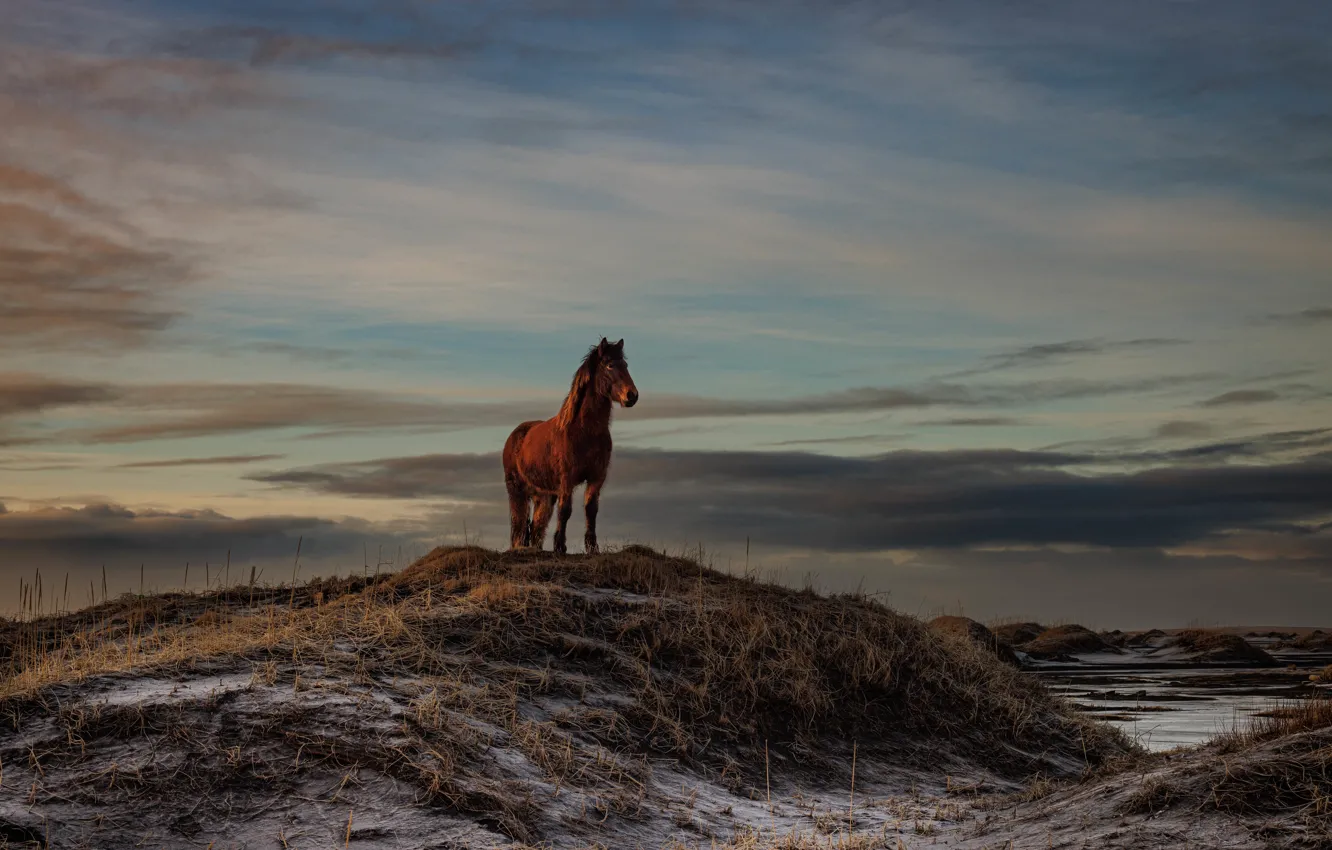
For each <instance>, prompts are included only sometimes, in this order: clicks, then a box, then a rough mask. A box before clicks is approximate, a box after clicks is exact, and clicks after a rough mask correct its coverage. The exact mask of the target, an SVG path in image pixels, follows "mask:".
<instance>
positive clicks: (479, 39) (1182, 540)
mask: <svg viewBox="0 0 1332 850" xmlns="http://www.w3.org/2000/svg"><path fill="white" fill-rule="evenodd" d="M0 17H2V18H3V19H4V20H5V21H6V22H7V24H6V27H5V29H4V30H3V31H0V126H3V127H4V132H3V134H0V358H3V359H2V360H0V611H3V610H8V611H13V610H15V609H16V608H17V606H18V604H19V598H20V597H19V594H20V592H21V591H20V586H21V583H22V582H28V583H33V582H35V581H36V578H37V574H38V571H40V572H41V574H42V577H43V578H42V581H43V583H44V587H45V588H46V589H47V593H51V592H53V591H51V590H50V589H51V588H60V587H61V586H62V582H64V581H66V579H65V576H69V579H68V586H69V587H70V590H69V591H68V599H69V606H70V607H77V606H79V605H83V604H86V603H87V602H88V599H89V595H90V593H95V594H98V595H100V584H101V576H102V570H103V568H105V570H106V574H107V576H108V584H109V589H110V591H111V592H112V593H115V592H119V591H122V590H131V589H137V588H138V587H139V585H140V582H141V581H142V582H143V583H144V584H146V585H147V586H149V587H155V588H161V589H165V588H171V587H179V586H181V585H182V584H183V583H184V582H185V580H186V572H187V567H186V564H187V563H188V564H189V567H188V579H189V584H190V586H191V587H194V588H195V589H198V588H201V587H202V586H203V584H204V582H205V580H206V579H205V576H208V579H207V580H210V581H213V582H214V583H216V581H218V580H219V579H218V577H219V572H220V573H221V576H222V579H221V580H223V581H226V580H231V581H233V582H234V581H237V580H239V578H238V577H239V576H247V575H248V572H249V571H250V569H251V568H254V569H255V570H256V571H257V574H258V575H259V576H260V577H261V580H263V581H268V580H272V581H280V580H286V579H289V578H290V577H291V575H292V573H293V572H294V571H299V572H298V574H299V575H300V576H301V577H308V576H311V575H315V574H332V573H339V574H346V573H347V572H349V571H356V572H360V571H362V570H365V569H371V570H373V569H375V568H376V567H378V566H381V565H382V566H383V567H384V568H388V564H389V563H390V562H392V563H394V564H397V565H401V564H402V563H403V562H404V561H406V560H408V559H410V558H411V557H414V556H416V555H419V554H422V553H424V552H425V551H428V550H429V549H430V548H431V547H432V546H434V545H439V544H446V543H462V542H464V541H468V542H480V543H482V544H483V545H489V546H493V547H503V546H506V545H507V523H508V516H507V507H506V504H505V497H504V491H503V484H502V476H501V472H500V463H499V458H498V451H499V449H500V448H501V446H502V445H503V442H504V439H505V437H506V436H507V435H508V433H509V431H510V430H511V429H512V428H513V427H514V426H515V425H516V424H518V423H519V422H521V421H524V420H526V419H532V418H545V417H548V416H552V415H554V413H555V412H556V410H557V409H558V407H559V403H560V401H561V399H562V398H563V396H564V394H565V392H566V391H567V389H568V384H569V379H570V377H571V375H572V373H573V371H574V369H575V367H576V366H577V365H578V362H579V360H580V359H581V357H582V355H583V353H585V351H586V350H587V348H588V346H590V345H592V344H595V343H596V342H597V340H599V339H600V338H601V337H602V336H607V337H609V338H610V339H611V340H616V339H619V338H624V340H625V353H626V356H627V359H628V362H629V366H630V370H631V372H632V374H633V377H634V380H635V382H636V384H637V386H638V389H639V392H640V394H641V400H640V402H639V403H638V405H637V406H635V407H634V408H633V409H632V410H617V411H616V414H615V421H614V425H613V432H614V437H615V446H616V448H615V458H614V462H613V466H612V472H611V476H610V479H609V481H608V483H607V487H606V490H605V493H604V496H603V498H602V503H601V514H600V521H599V532H600V536H601V539H602V541H603V544H611V545H616V544H623V543H630V542H637V543H644V544H648V545H652V546H655V547H658V548H664V549H667V550H669V551H671V552H683V551H686V550H690V551H698V550H701V551H702V552H703V553H704V557H705V558H707V559H709V560H710V561H711V562H712V563H713V564H715V565H716V566H718V567H721V568H725V569H732V570H737V571H739V570H746V569H747V570H750V571H753V572H755V573H758V574H760V575H763V576H766V577H771V578H775V579H778V580H782V581H788V582H791V583H793V584H802V583H810V584H813V585H815V586H817V587H819V588H821V589H824V590H828V591H850V590H856V589H860V590H864V591H868V592H873V593H876V594H879V595H880V598H883V599H885V600H887V601H888V602H889V604H892V605H894V606H895V607H898V608H900V609H902V610H905V611H908V612H911V613H917V614H921V615H930V614H937V613H941V612H947V613H963V614H966V615H969V616H973V617H977V618H980V619H987V620H989V619H996V618H1015V617H1020V618H1024V619H1026V618H1034V619H1038V620H1044V621H1047V622H1049V621H1061V622H1067V621H1079V622H1083V623H1084V624H1088V625H1091V626H1093V627H1101V628H1145V627H1149V626H1172V625H1187V624H1190V623H1201V624H1212V625H1215V624H1281V625H1324V626H1325V625H1328V624H1330V623H1332V619H1330V618H1329V615H1328V613H1327V612H1328V611H1329V610H1332V605H1330V604H1329V603H1330V602H1332V366H1330V365H1329V364H1332V356H1330V355H1332V342H1330V340H1332V155H1330V154H1329V151H1332V83H1330V82H1329V81H1332V6H1329V5H1328V4H1326V3H1322V2H1318V0H1307V2H1295V0H1284V1H1282V2H1273V3H1255V2H1239V1H1238V0H1209V2H1205V3H1204V2H1188V0H1175V1H1174V2H1162V0H1122V2H1118V3H1112V4H1107V3H1103V2H1090V0H1065V2H1059V3H1048V2H1036V0H1009V2H990V0H984V2H982V0H941V2H931V3H923V2H892V0H880V1H879V2H872V1H871V0H864V2H859V1H858V0H842V1H840V2H831V0H825V2H819V3H811V2H794V0H765V2H750V0H709V1H708V2H649V0H616V2H609V0H607V1H606V2H601V0H497V1H496V2H488V1H487V0H477V2H469V3H434V2H415V0H379V2H350V0H347V2H335V0H309V2H302V3H280V4H274V3H269V2H258V0H237V2H228V0H208V2H183V0H136V2H111V0H104V1H103V0H88V2H64V0H0ZM569 537H570V540H571V541H573V546H574V548H577V547H578V544H579V541H581V540H582V517H581V512H575V517H574V519H573V521H572V522H571V524H570V535H569ZM298 546H299V549H300V555H299V565H297V549H298ZM90 585H94V587H93V589H92V590H91V591H90V589H89V586H90ZM56 592H59V593H62V594H63V590H61V591H56ZM47 598H48V599H49V598H50V597H49V596H48V597H47Z"/></svg>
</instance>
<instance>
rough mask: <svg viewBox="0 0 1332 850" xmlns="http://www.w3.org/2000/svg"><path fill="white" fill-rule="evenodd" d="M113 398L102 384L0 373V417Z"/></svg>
mask: <svg viewBox="0 0 1332 850" xmlns="http://www.w3.org/2000/svg"><path fill="white" fill-rule="evenodd" d="M115 397H116V393H115V391H114V390H113V389H112V388H111V387H109V386H107V385H105V384H96V383H87V382H82V381H69V380H63V379H60V378H49V377H45V376H42V375H31V374H26V373H21V372H19V373H15V372H0V419H3V418H6V417H14V416H21V415H25V414H31V413H39V412H41V411H43V410H47V409H50V408H57V407H66V406H72V405H86V404H98V403H101V402H106V401H110V400H112V399H114V398H115Z"/></svg>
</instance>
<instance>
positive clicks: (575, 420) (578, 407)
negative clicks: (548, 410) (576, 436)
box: [556, 380, 611, 433]
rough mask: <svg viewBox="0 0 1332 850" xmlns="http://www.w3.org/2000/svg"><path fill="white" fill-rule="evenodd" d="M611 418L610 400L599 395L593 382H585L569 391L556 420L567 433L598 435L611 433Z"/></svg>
mask: <svg viewBox="0 0 1332 850" xmlns="http://www.w3.org/2000/svg"><path fill="white" fill-rule="evenodd" d="M610 416H611V402H610V399H609V398H607V397H605V396H603V395H600V394H599V393H597V392H596V389H595V388H594V387H593V385H592V382H591V380H585V381H582V382H580V383H579V384H578V386H576V387H575V388H574V389H572V390H570V391H569V395H568V396H567V397H566V398H565V400H564V404H563V405H562V406H561V408H560V412H559V414H558V416H557V417H556V420H557V422H558V423H559V426H560V428H561V429H562V430H564V431H565V432H567V433H573V432H577V433H597V432H601V431H606V432H609V431H610Z"/></svg>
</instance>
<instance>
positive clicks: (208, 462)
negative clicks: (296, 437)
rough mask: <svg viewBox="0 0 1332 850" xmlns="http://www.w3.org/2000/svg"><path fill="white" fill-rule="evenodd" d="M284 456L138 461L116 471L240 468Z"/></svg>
mask: <svg viewBox="0 0 1332 850" xmlns="http://www.w3.org/2000/svg"><path fill="white" fill-rule="evenodd" d="M284 457H286V455H219V456H218V457H178V458H170V459H166V460H140V461H135V462H134V463H121V464H117V465H116V468H117V469H168V468H171V467H177V466H240V465H244V464H249V463H261V462H263V461H266V460H281V459H282V458H284Z"/></svg>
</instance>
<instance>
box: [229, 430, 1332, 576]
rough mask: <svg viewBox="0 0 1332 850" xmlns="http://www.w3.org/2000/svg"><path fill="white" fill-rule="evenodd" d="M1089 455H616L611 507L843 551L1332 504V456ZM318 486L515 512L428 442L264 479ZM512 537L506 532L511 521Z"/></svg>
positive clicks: (1158, 533)
mask: <svg viewBox="0 0 1332 850" xmlns="http://www.w3.org/2000/svg"><path fill="white" fill-rule="evenodd" d="M1097 460H1098V458H1095V457H1093V456H1087V455H1078V454H1067V453H1058V452H1021V451H1014V450H957V451H939V452H917V451H899V452H892V453H889V454H885V455H879V456H876V457H860V458H842V457H829V456H823V455H815V454H806V453H799V452H683V451H624V452H620V453H617V455H616V458H615V463H614V466H613V470H612V473H611V479H610V483H609V484H608V489H607V494H606V496H605V501H604V502H603V516H605V517H606V518H607V522H608V523H610V525H608V526H607V527H617V528H618V529H619V531H618V533H620V534H626V535H628V536H630V537H640V538H649V539H650V538H652V537H654V536H656V535H660V534H663V533H668V534H672V535H677V536H679V537H680V538H681V539H690V540H693V539H699V540H714V541H716V540H734V539H736V538H737V537H743V536H746V535H749V536H753V537H754V538H756V539H761V540H764V541H765V542H766V543H768V544H770V545H776V546H787V547H798V548H808V549H823V550H828V551H877V550H884V549H919V548H966V547H977V546H994V545H1036V546H1042V545H1087V546H1100V547H1110V548H1135V547H1149V548H1150V547H1155V548H1164V547H1172V546H1180V545H1184V544H1190V543H1197V542H1199V541H1203V540H1207V539H1210V538H1212V537H1214V536H1216V535H1223V534H1227V533H1231V532H1233V531H1236V530H1246V529H1247V530H1258V529H1269V528H1272V527H1275V526H1277V525H1281V524H1294V523H1304V522H1308V521H1310V520H1312V519H1315V518H1317V517H1319V516H1325V515H1326V514H1327V513H1328V512H1330V511H1332V464H1326V463H1318V462H1291V463H1271V464H1265V465H1253V466H1221V467H1198V466H1194V467H1182V468H1181V467H1158V468H1152V469H1147V470H1143V471H1139V472H1132V473H1125V472H1110V473H1105V472H1102V473H1090V472H1085V471H1084V472H1080V471H1078V468H1079V467H1085V466H1086V465H1087V464H1089V463H1092V462H1095V461H1097ZM252 477H253V479H254V480H257V481H262V482H265V483H270V484H275V485H279V486H286V487H299V488H304V489H309V490H312V491H315V492H319V493H328V494H337V495H342V496H361V497H376V498H397V499H449V500H459V501H462V502H465V503H467V504H469V505H471V506H472V507H471V508H469V509H468V512H469V516H470V518H471V521H472V522H473V523H474V524H481V523H484V522H486V521H489V522H490V523H492V524H498V523H502V521H503V520H504V518H505V516H506V510H505V507H504V505H505V501H504V493H503V488H502V482H501V473H500V464H499V459H498V456H496V455H427V456H422V457H401V458H386V459H382V460H377V461H368V462H364V463H358V464H329V465H323V466H317V467H310V468H303V469H293V470H285V471H277V472H271V473H263V474H259V475H255V476H252ZM501 536H502V534H501Z"/></svg>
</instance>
